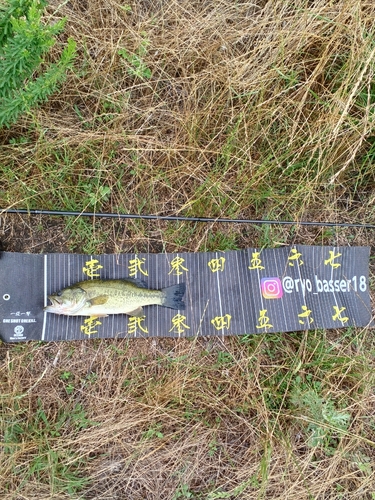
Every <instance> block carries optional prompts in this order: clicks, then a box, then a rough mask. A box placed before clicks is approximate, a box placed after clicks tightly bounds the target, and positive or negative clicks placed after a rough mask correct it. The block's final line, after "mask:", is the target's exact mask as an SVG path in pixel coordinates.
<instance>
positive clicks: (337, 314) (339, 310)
mask: <svg viewBox="0 0 375 500" xmlns="http://www.w3.org/2000/svg"><path fill="white" fill-rule="evenodd" d="M332 307H333V310H334V311H335V314H334V315H333V316H332V319H333V321H336V320H337V321H341V322H342V323H346V322H347V321H349V318H348V317H347V316H344V317H342V316H341V313H342V312H344V311H345V309H346V307H340V308H339V307H337V306H332Z"/></svg>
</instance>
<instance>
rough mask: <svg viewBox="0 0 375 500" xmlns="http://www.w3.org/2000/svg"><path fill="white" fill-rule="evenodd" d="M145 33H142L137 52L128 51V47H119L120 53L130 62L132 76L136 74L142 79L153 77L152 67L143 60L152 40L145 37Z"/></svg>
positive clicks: (129, 71)
mask: <svg viewBox="0 0 375 500" xmlns="http://www.w3.org/2000/svg"><path fill="white" fill-rule="evenodd" d="M145 35H146V34H145V33H142V37H143V38H142V41H141V43H140V46H139V48H138V50H137V52H136V53H131V52H128V51H127V50H126V49H119V50H118V51H117V53H118V55H119V56H121V57H123V58H124V59H125V61H127V62H128V63H129V67H128V73H129V75H131V76H136V77H138V78H141V79H143V80H144V79H149V78H151V69H150V68H149V67H148V66H147V65H146V64H145V62H144V61H143V57H144V56H145V55H146V54H147V50H148V46H149V44H150V41H149V40H148V39H147V38H145Z"/></svg>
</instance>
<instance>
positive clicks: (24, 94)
mask: <svg viewBox="0 0 375 500" xmlns="http://www.w3.org/2000/svg"><path fill="white" fill-rule="evenodd" d="M46 5H47V2H46V1H45V0H8V1H6V3H5V4H1V1H0V127H2V126H5V127H10V125H12V124H13V123H15V122H16V121H17V119H18V118H19V116H20V115H22V114H24V113H27V112H29V111H30V110H31V109H32V108H33V107H35V106H38V105H39V104H41V103H42V102H44V101H46V100H47V99H48V97H49V96H50V95H51V94H52V93H53V92H54V91H55V90H56V89H57V87H58V85H59V84H60V83H61V82H62V81H63V80H64V79H65V77H66V73H67V70H68V68H69V67H70V65H71V63H72V61H73V58H74V55H75V42H74V40H72V39H68V42H67V45H66V47H65V48H64V49H63V51H62V53H61V56H60V58H59V60H58V61H57V62H55V63H49V64H48V63H47V54H48V52H49V51H50V49H51V47H52V46H53V45H54V44H55V41H56V35H58V33H60V32H61V31H62V30H63V28H64V25H65V21H66V19H61V20H60V21H58V22H57V23H55V24H53V25H46V24H44V22H43V21H42V15H43V10H44V8H45V7H46Z"/></svg>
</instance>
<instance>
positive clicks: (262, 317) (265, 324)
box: [256, 309, 273, 328]
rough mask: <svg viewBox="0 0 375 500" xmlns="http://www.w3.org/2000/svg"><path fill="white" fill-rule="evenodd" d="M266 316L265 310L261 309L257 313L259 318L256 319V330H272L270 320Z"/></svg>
mask: <svg viewBox="0 0 375 500" xmlns="http://www.w3.org/2000/svg"><path fill="white" fill-rule="evenodd" d="M266 314H267V309H261V310H260V311H259V318H258V323H259V324H258V325H256V328H273V325H271V323H270V322H269V321H270V318H269V317H268V316H266Z"/></svg>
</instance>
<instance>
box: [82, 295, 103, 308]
mask: <svg viewBox="0 0 375 500" xmlns="http://www.w3.org/2000/svg"><path fill="white" fill-rule="evenodd" d="M107 301H108V295H98V296H97V297H93V298H92V299H90V300H88V301H87V302H89V303H90V306H101V305H103V304H105V303H106V302H107Z"/></svg>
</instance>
